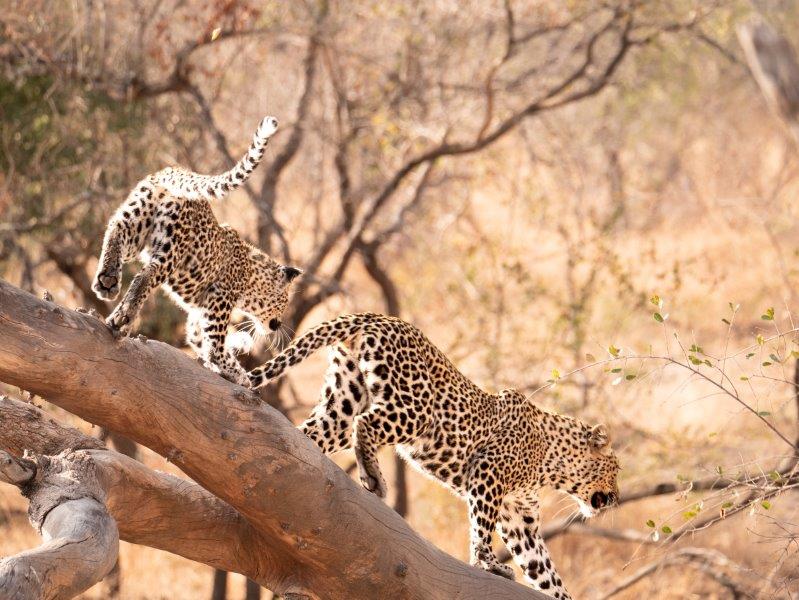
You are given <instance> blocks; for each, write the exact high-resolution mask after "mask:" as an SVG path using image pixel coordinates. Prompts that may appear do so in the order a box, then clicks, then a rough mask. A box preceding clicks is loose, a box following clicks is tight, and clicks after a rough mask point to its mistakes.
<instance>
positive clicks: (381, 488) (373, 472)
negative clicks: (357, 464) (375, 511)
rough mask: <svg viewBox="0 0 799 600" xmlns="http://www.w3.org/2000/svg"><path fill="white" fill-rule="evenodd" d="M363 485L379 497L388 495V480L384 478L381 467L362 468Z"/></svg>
mask: <svg viewBox="0 0 799 600" xmlns="http://www.w3.org/2000/svg"><path fill="white" fill-rule="evenodd" d="M360 478H361V485H363V487H365V488H366V489H367V490H369V491H370V492H372V493H373V494H374V495H375V496H377V497H378V498H385V497H386V491H387V488H386V481H385V479H383V474H382V473H381V472H380V469H376V468H373V467H366V468H365V469H360Z"/></svg>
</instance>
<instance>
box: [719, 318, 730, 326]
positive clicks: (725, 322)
mask: <svg viewBox="0 0 799 600" xmlns="http://www.w3.org/2000/svg"><path fill="white" fill-rule="evenodd" d="M721 322H722V323H724V324H725V325H732V323H730V320H729V319H722V320H721Z"/></svg>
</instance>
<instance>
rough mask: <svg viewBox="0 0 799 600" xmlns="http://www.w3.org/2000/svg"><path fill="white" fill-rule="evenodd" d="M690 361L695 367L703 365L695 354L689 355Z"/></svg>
mask: <svg viewBox="0 0 799 600" xmlns="http://www.w3.org/2000/svg"><path fill="white" fill-rule="evenodd" d="M688 360H690V361H691V364H694V365H701V364H702V360H701V359H699V358H697V357H696V356H694V355H693V354H689V355H688Z"/></svg>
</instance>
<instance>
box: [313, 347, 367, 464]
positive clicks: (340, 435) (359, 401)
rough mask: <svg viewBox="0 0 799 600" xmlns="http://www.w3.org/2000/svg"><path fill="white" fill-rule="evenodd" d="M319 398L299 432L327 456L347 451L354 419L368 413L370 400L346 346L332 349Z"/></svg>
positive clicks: (359, 372)
mask: <svg viewBox="0 0 799 600" xmlns="http://www.w3.org/2000/svg"><path fill="white" fill-rule="evenodd" d="M320 395H321V397H320V399H319V404H317V405H316V408H314V411H313V412H312V413H311V415H310V416H309V417H308V418H307V419H306V420H305V422H304V423H303V424H302V425H300V427H299V429H300V431H302V432H303V433H304V434H305V435H307V436H308V437H309V438H311V439H312V440H313V441H314V442H316V443H317V445H318V446H319V447H320V448H321V449H322V452H324V453H325V454H332V453H333V452H338V451H340V450H346V449H348V448H349V447H350V446H351V444H352V425H353V423H354V421H355V417H356V416H357V415H359V414H361V413H362V412H363V411H364V410H366V408H367V406H368V404H369V398H368V395H367V393H366V385H365V384H364V379H363V374H362V373H361V371H360V370H359V369H358V364H357V360H356V359H355V358H354V357H353V356H352V354H351V353H350V352H349V351H348V350H347V349H346V348H344V347H343V346H340V345H339V346H334V347H332V348H331V349H330V353H329V356H328V367H327V372H326V373H325V383H324V385H323V386H322V391H321V394H320Z"/></svg>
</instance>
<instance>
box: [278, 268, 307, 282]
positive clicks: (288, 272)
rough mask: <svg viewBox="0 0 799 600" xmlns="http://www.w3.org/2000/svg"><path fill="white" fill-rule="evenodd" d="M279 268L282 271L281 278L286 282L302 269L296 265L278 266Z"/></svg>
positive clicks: (295, 276) (299, 273)
mask: <svg viewBox="0 0 799 600" xmlns="http://www.w3.org/2000/svg"><path fill="white" fill-rule="evenodd" d="M280 270H281V271H282V272H283V278H284V279H285V280H286V283H291V282H292V281H294V280H295V279H296V278H297V277H299V276H300V275H302V269H298V268H297V267H280Z"/></svg>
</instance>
